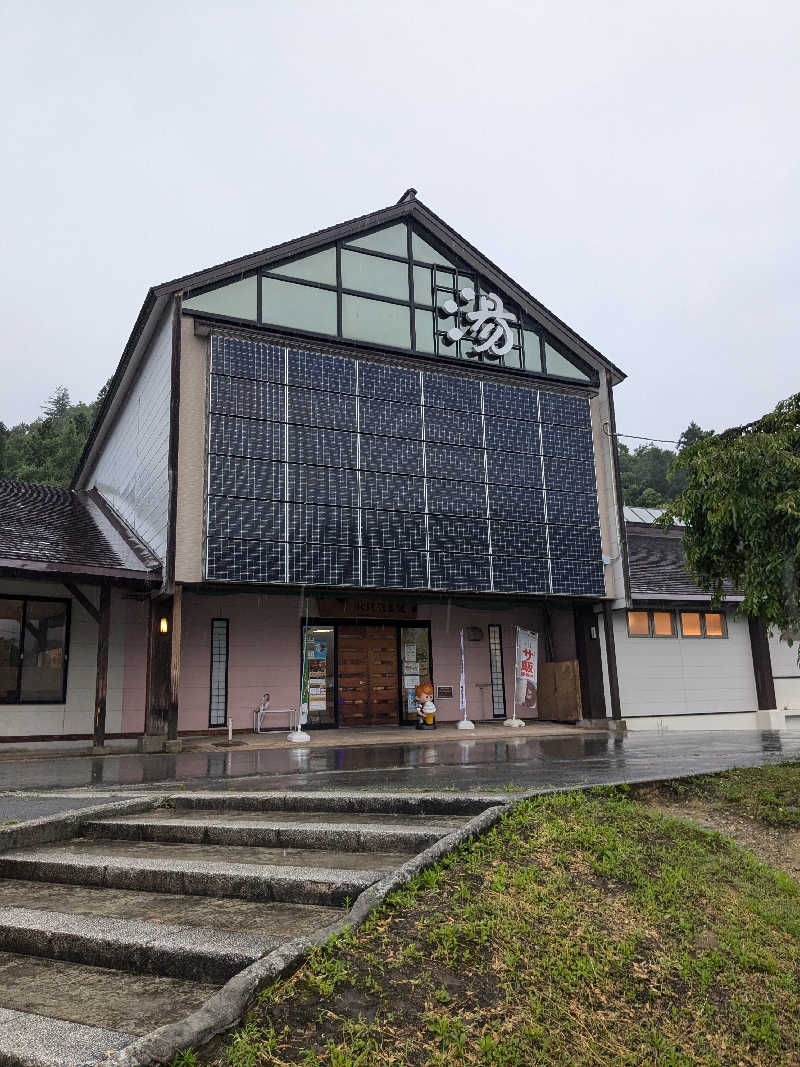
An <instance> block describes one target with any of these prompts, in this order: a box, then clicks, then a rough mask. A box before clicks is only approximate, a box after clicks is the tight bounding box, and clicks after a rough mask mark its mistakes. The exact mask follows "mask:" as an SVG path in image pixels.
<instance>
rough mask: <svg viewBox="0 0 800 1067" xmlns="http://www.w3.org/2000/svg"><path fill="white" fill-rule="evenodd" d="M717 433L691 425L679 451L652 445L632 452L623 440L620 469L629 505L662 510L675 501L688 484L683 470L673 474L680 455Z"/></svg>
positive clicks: (626, 500)
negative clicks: (673, 467) (672, 471)
mask: <svg viewBox="0 0 800 1067" xmlns="http://www.w3.org/2000/svg"><path fill="white" fill-rule="evenodd" d="M713 432H714V431H713V430H702V429H701V428H700V427H699V426H698V425H697V423H696V422H690V423H689V425H688V426H687V427H686V429H685V430H684V431H683V433H682V434H681V435H680V437H679V438H678V447H677V451H675V452H673V451H672V450H671V449H669V448H659V447H658V446H657V445H655V444H651V443H645V444H643V445H639V447H638V448H634V449H631V448H629V447H628V446H627V445H626V444H623V442H622V441H620V442H619V466H620V477H621V481H622V495H623V498H624V501H625V503H626V504H629V505H631V506H633V507H635V506H636V505H639V506H640V507H647V508H660V507H663V506H664V505H665V504H666V503H667V502H668V501H670V500H674V499H675V497H676V496H677V495H678V493H680V492H681V490H682V489H684V488H685V485H686V475H685V474H684V473H683V471H677V472H676V473H675V474H674V475H671V473H670V472H671V468H672V464H673V463H674V462H675V459H676V457H677V455H678V452H680V451H681V450H682V449H684V448H686V446H687V445H692V444H694V443H695V441H699V440H700V439H701V438H702V437H708V436H709V435H710V434H712V433H713Z"/></svg>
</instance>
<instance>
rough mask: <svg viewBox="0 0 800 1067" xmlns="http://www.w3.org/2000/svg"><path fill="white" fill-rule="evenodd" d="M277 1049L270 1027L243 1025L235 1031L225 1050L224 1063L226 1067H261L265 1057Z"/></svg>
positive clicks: (272, 1030)
mask: <svg viewBox="0 0 800 1067" xmlns="http://www.w3.org/2000/svg"><path fill="white" fill-rule="evenodd" d="M276 1048H277V1038H276V1036H275V1031H274V1029H273V1028H272V1026H271V1025H270V1024H269V1023H267V1024H266V1025H265V1026H260V1025H258V1023H256V1022H254V1021H250V1022H247V1023H245V1025H244V1026H242V1027H241V1028H240V1029H239V1030H237V1031H236V1032H235V1033H234V1035H233V1037H232V1038H231V1042H230V1044H229V1045H228V1048H227V1049H226V1060H225V1063H226V1064H227V1065H228V1067H261V1065H262V1064H263V1063H264V1062H266V1057H267V1056H270V1055H272V1054H273V1053H274V1052H275V1050H276Z"/></svg>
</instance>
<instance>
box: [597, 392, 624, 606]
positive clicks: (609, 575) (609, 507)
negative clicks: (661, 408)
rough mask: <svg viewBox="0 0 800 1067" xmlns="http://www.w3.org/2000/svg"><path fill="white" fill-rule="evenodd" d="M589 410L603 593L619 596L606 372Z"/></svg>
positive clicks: (619, 553)
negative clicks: (605, 560)
mask: <svg viewBox="0 0 800 1067" xmlns="http://www.w3.org/2000/svg"><path fill="white" fill-rule="evenodd" d="M589 407H590V410H591V414H592V439H593V441H594V462H595V473H596V476H597V505H598V509H599V511H600V537H601V541H602V546H603V555H605V556H608V557H609V558H610V560H611V562H610V563H608V564H606V566H605V567H604V573H605V580H606V596H609V597H614V598H617V599H621V598H623V597H624V596H625V581H624V578H623V567H622V549H621V545H620V529H619V506H618V501H617V493H616V479H615V478H614V460H613V454H612V449H613V439H612V438H611V437H610V436H609V435H608V434H607V433H606V432H605V430H604V429H603V427H604V425H607V424H609V423H610V419H611V411H610V406H609V397H608V386H607V385H606V379H605V375H603V374H601V375H600V392H599V393H598V395H597V396H596V397H594V398H593V399H592V400H591V401H590V404H589Z"/></svg>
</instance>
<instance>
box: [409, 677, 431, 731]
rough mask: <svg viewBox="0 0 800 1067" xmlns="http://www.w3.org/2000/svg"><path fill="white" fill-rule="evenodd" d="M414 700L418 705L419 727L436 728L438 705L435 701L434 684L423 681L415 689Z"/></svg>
mask: <svg viewBox="0 0 800 1067" xmlns="http://www.w3.org/2000/svg"><path fill="white" fill-rule="evenodd" d="M414 700H415V703H416V705H417V729H418V730H435V729H436V705H435V704H434V702H433V686H432V685H431V683H430V682H423V683H422V685H418V686H417V688H416V689H415V690H414Z"/></svg>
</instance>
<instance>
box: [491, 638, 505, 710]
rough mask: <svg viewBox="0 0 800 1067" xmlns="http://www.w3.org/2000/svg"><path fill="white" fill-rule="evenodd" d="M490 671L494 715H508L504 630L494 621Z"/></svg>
mask: <svg viewBox="0 0 800 1067" xmlns="http://www.w3.org/2000/svg"><path fill="white" fill-rule="evenodd" d="M489 671H490V674H491V679H492V716H493V717H494V718H495V719H504V718H505V717H506V687H505V681H504V679H503V632H502V630H501V628H500V627H499V626H497V625H495V624H494V623H493V624H492V625H490V626H489Z"/></svg>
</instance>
